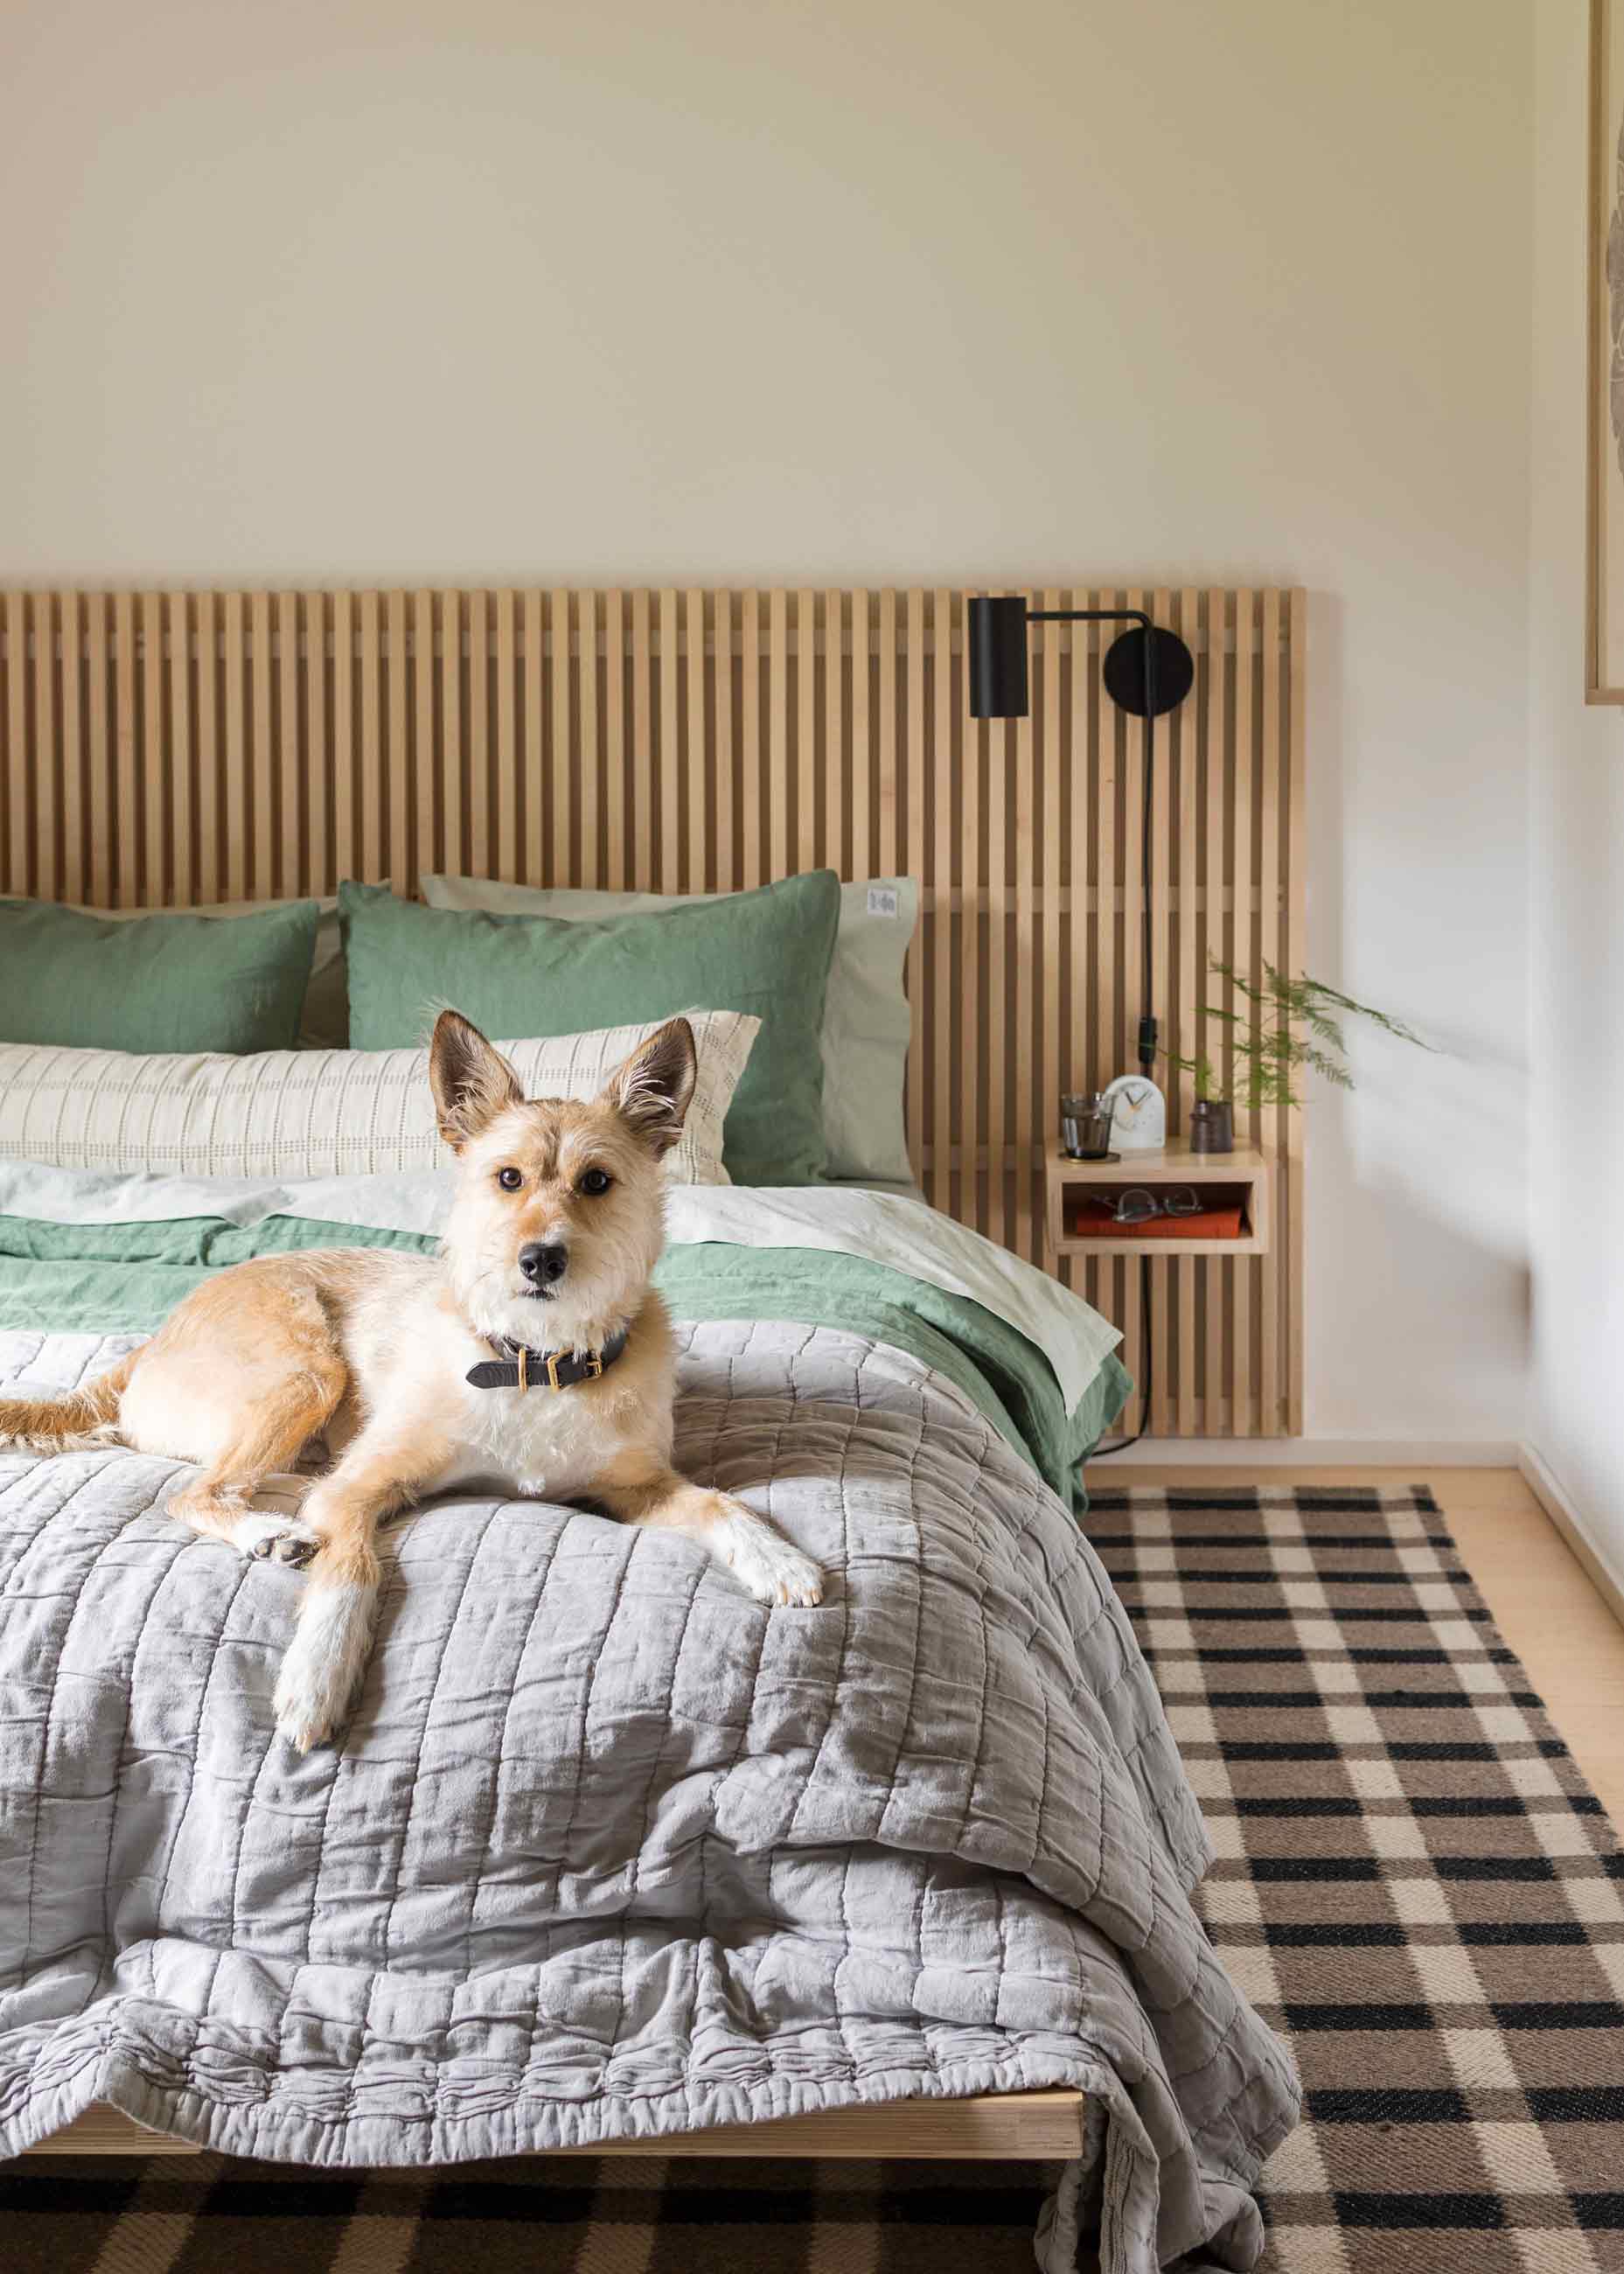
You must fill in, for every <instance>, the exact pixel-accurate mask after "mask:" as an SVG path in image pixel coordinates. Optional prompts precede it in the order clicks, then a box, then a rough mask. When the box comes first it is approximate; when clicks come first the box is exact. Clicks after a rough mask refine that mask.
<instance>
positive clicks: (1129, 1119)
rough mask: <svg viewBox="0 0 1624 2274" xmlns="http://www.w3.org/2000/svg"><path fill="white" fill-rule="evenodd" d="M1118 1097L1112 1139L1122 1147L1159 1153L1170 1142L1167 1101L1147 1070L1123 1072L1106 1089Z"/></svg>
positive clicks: (1112, 1125) (1109, 1095)
mask: <svg viewBox="0 0 1624 2274" xmlns="http://www.w3.org/2000/svg"><path fill="white" fill-rule="evenodd" d="M1105 1095H1106V1096H1107V1097H1109V1098H1111V1099H1114V1100H1115V1103H1116V1111H1115V1113H1114V1114H1113V1115H1112V1118H1111V1143H1112V1145H1113V1146H1114V1147H1116V1148H1117V1149H1118V1150H1121V1149H1123V1148H1126V1149H1127V1150H1128V1151H1130V1152H1139V1153H1159V1152H1161V1150H1162V1148H1163V1147H1164V1146H1165V1145H1166V1143H1167V1103H1166V1101H1165V1099H1164V1098H1163V1097H1162V1092H1161V1091H1160V1090H1159V1089H1158V1088H1156V1085H1155V1083H1154V1081H1146V1080H1145V1077H1144V1076H1143V1074H1133V1073H1124V1074H1119V1075H1118V1076H1117V1078H1116V1081H1114V1082H1112V1083H1111V1084H1110V1086H1109V1088H1108V1089H1107V1090H1106V1093H1105Z"/></svg>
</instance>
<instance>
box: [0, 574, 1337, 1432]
mask: <svg viewBox="0 0 1624 2274" xmlns="http://www.w3.org/2000/svg"><path fill="white" fill-rule="evenodd" d="M1139 597H1140V596H1139V595H1137V594H1128V593H1116V592H1102V593H1096V592H1082V591H1079V592H1075V593H1070V594H1068V593H1064V592H1049V593H1046V594H1045V595H1044V596H1043V599H1044V604H1045V605H1048V606H1064V605H1068V604H1070V605H1074V606H1079V605H1080V606H1100V605H1124V604H1126V605H1138V604H1139ZM628 613H629V618H630V621H629V623H628ZM1154 613H1155V614H1156V615H1157V617H1158V619H1159V620H1160V621H1172V622H1175V623H1177V625H1178V627H1179V628H1180V629H1182V630H1183V632H1184V636H1185V637H1186V638H1187V639H1188V640H1189V641H1190V643H1191V644H1192V647H1194V648H1195V649H1196V651H1197V654H1198V659H1199V661H1198V671H1199V678H1198V687H1197V694H1196V697H1195V700H1194V702H1193V704H1189V705H1186V706H1184V708H1183V709H1182V710H1181V711H1180V712H1177V713H1175V714H1173V716H1172V718H1171V719H1169V720H1166V721H1164V722H1163V723H1162V726H1161V727H1159V729H1158V733H1157V737H1156V746H1155V758H1156V765H1155V772H1154V777H1153V796H1154V829H1153V849H1152V857H1151V862H1150V867H1149V872H1148V874H1146V873H1144V864H1143V861H1142V857H1141V855H1140V851H1139V790H1140V784H1141V782H1142V779H1143V767H1144V764H1145V750H1144V739H1143V734H1144V730H1143V728H1142V727H1140V726H1139V724H1138V723H1137V722H1134V723H1130V722H1128V721H1126V720H1125V719H1124V718H1123V717H1122V715H1121V714H1120V713H1118V712H1116V709H1115V706H1114V705H1112V704H1110V702H1109V698H1106V697H1102V696H1101V684H1100V675H1099V674H1100V665H1101V656H1102V653H1103V651H1104V649H1105V647H1106V646H1107V645H1109V638H1110V636H1111V629H1112V628H1111V627H1109V626H1102V627H1099V628H1097V629H1093V628H1090V629H1085V628H1083V627H1061V626H1057V625H1051V626H1046V627H1043V628H1042V629H1041V641H1040V644H1039V647H1038V651H1037V653H1036V654H1035V655H1034V695H1035V702H1034V715H1033V718H1032V719H1031V721H1030V722H1028V723H1026V724H1025V725H1023V726H1019V727H1008V726H1004V727H991V728H989V727H985V726H980V725H977V724H975V723H974V722H972V721H970V720H969V719H968V718H967V716H966V715H963V714H964V713H965V709H966V692H965V686H964V667H963V661H962V655H963V638H964V606H963V600H962V597H961V596H959V595H958V594H955V593H950V592H946V591H939V590H938V591H922V590H921V591H907V592H903V593H898V592H895V591H887V592H880V593H877V594H876V593H874V592H869V591H861V590H859V591H851V592H844V591H838V590H835V589H826V590H823V591H811V590H805V589H803V590H801V591H796V592H793V593H792V592H784V591H778V592H766V593H757V592H745V593H742V594H738V593H732V592H719V591H718V592H711V591H704V590H703V589H699V588H686V589H684V590H682V591H676V590H670V591H662V592H659V593H658V594H655V593H650V592H647V591H638V592H635V593H633V594H631V595H630V596H629V600H628V597H627V596H625V595H621V594H619V593H614V592H609V593H604V594H598V593H591V592H577V591H570V590H567V589H564V588H554V589H552V590H550V591H523V592H516V591H499V592H492V593H485V592H481V591H470V592H460V591H455V590H448V591H418V592H415V593H408V592H401V591H394V592H388V593H383V594H380V593H376V592H372V593H367V592H360V593H347V592H333V593H323V592H292V593H287V592H284V593H278V594H274V595H273V594H268V593H242V592H231V591H227V592H223V593H219V594H214V593H207V592H199V593H195V594H186V593H181V592H174V593H165V594H160V593H140V594H132V593H114V594H101V593H77V592H62V593H50V592H41V593H12V592H8V593H7V594H6V595H5V596H4V607H3V608H0V637H3V639H4V691H3V695H0V720H3V723H4V731H5V735H6V750H7V780H6V783H5V787H4V795H3V796H0V827H3V828H4V849H3V852H0V876H3V877H4V880H5V886H6V889H7V890H10V891H12V892H35V893H42V894H46V895H51V894H54V893H55V892H62V893H63V894H64V896H65V897H70V898H73V899H84V900H88V901H89V902H91V903H92V904H93V905H104V906H105V905H117V906H121V907H134V906H138V905H150V906H154V907H156V906H162V905H168V904H184V903H186V902H188V901H192V900H195V901H197V902H199V903H200V904H205V905H207V903H208V902H209V901H211V900H215V899H220V898H232V899H242V898H244V897H248V896H249V895H251V894H252V895H256V896H261V897H264V896H271V895H278V896H280V895H284V894H288V893H291V892H306V891H312V892H322V891H330V890H331V889H332V888H333V886H334V885H335V883H336V882H337V881H338V880H339V879H340V878H341V877H343V876H345V875H348V874H352V873H353V874H358V875H360V876H362V877H366V878H370V879H372V880H373V881H378V880H380V879H381V878H382V877H384V876H386V875H387V876H388V877H391V878H392V879H393V881H394V883H395V886H396V888H397V889H399V890H403V891H410V890H412V889H413V888H414V887H415V884H416V877H417V871H418V870H421V869H425V868H427V867H430V866H439V867H447V868H457V867H462V866H470V867H471V868H472V869H474V870H476V872H478V873H495V874H499V875H502V876H507V877H513V878H514V879H515V881H521V882H532V883H538V882H550V883H553V884H558V885H564V884H581V885H608V886H610V887H611V888H621V889H624V888H625V887H626V886H627V885H652V884H658V885H660V886H661V887H662V888H663V889H665V890H667V891H690V892H691V891H701V890H707V889H709V890H716V889H720V890H729V889H737V888H738V887H739V886H741V885H756V884H759V883H761V882H763V881H765V880H767V879H768V878H771V877H776V876H778V875H781V874H784V873H786V871H787V870H793V869H798V868H805V867H808V866H810V865H812V864H814V863H815V862H826V863H828V864H830V865H832V866H834V867H835V868H836V869H838V870H839V872H840V873H841V874H842V875H843V876H847V877H865V876H868V875H870V874H874V873H891V872H895V871H898V870H906V871H907V872H908V873H911V874H912V875H914V877H916V878H917V879H918V881H919V883H920V885H921V900H922V904H923V910H924V915H923V921H922V923H921V931H920V934H919V936H918V937H917V938H916V941H915V944H914V948H913V950H912V952H911V954H910V957H909V967H908V975H909V986H910V990H911V992H912V995H913V998H914V1020H915V1033H916V1035H917V1038H918V1047H917V1048H916V1049H915V1050H914V1052H913V1053H912V1056H911V1060H910V1067H909V1072H908V1075H907V1080H906V1103H907V1107H908V1118H909V1130H910V1145H911V1147H912V1148H913V1151H914V1157H915V1159H916V1161H917V1163H918V1164H919V1168H920V1171H921V1175H922V1178H923V1180H924V1181H925V1182H926V1184H927V1186H928V1189H929V1193H930V1195H931V1197H932V1199H933V1200H934V1201H936V1204H937V1205H938V1206H940V1207H943V1208H944V1209H950V1210H951V1211H952V1212H953V1213H955V1214H957V1215H959V1216H961V1217H963V1218H964V1219H965V1220H966V1221H968V1222H971V1223H973V1224H976V1225H978V1226H979V1227H980V1228H982V1229H984V1230H986V1231H989V1232H990V1233H991V1234H992V1235H993V1236H994V1237H995V1238H1002V1239H1004V1240H1005V1241H1006V1242H1008V1243H1010V1244H1011V1245H1013V1246H1015V1247H1016V1248H1017V1249H1018V1250H1019V1252H1022V1253H1025V1254H1029V1255H1032V1256H1034V1257H1041V1253H1042V1239H1041V1223H1040V1214H1039V1208H1038V1201H1039V1196H1040V1180H1039V1174H1038V1162H1039V1158H1040V1155H1041V1145H1042V1143H1043V1141H1045V1140H1046V1139H1047V1137H1048V1136H1049V1133H1050V1132H1051V1131H1052V1129H1053V1127H1054V1126H1055V1119H1056V1108H1057V1103H1058V1097H1059V1094H1060V1091H1061V1089H1062V1088H1066V1087H1070V1086H1071V1084H1072V1083H1073V1082H1079V1083H1087V1084H1090V1085H1097V1084H1098V1083H1099V1082H1100V1081H1103V1080H1105V1079H1108V1078H1109V1075H1110V1074H1111V1073H1116V1072H1117V1071H1120V1069H1121V1068H1122V1067H1123V1066H1124V1065H1129V1064H1131V1063H1132V1045H1133V1028H1134V1024H1135V1021H1136V1020H1137V1017H1138V1013H1139V997H1140V993H1141V987H1140V980H1141V969H1140V966H1141V960H1142V958H1141V950H1140V946H1139V937H1140V915H1141V910H1142V907H1143V906H1144V900H1145V896H1148V900H1149V906H1150V908H1151V913H1152V917H1153V922H1154V948H1155V965H1156V970H1155V976H1156V994H1157V998H1158V1000H1157V1003H1156V1005H1155V1007H1156V1009H1157V1012H1158V1014H1159V1015H1160V1017H1161V1018H1162V1021H1163V1027H1164V1032H1165V1034H1166V1036H1167V1039H1168V1041H1169V1045H1170V1046H1171V1047H1172V1048H1174V1049H1176V1050H1180V1051H1184V1052H1188V1051H1190V1050H1200V1049H1202V1048H1207V1049H1208V1050H1211V1049H1212V1048H1213V1046H1214V1040H1215V1037H1214V1035H1212V1034H1209V1033H1208V1032H1207V1027H1208V1025H1209V1024H1211V1023H1214V1022H1208V1021H1207V1020H1204V1018H1203V1016H1202V1014H1201V1011H1200V1004H1201V1003H1202V1001H1203V1000H1204V999H1206V997H1207V988H1208V979H1207V959H1208V957H1209V956H1210V955H1213V954H1220V955H1222V954H1226V953H1227V954H1229V955H1232V956H1233V957H1234V959H1235V960H1237V963H1238V964H1239V965H1240V966H1241V968H1243V969H1244V970H1245V971H1246V972H1247V973H1248V975H1251V976H1252V977H1253V978H1254V979H1255V978H1256V977H1258V976H1259V975H1260V972H1261V967H1262V963H1263V961H1264V960H1265V959H1266V958H1267V960H1270V961H1273V962H1274V963H1276V964H1277V965H1280V966H1282V968H1288V969H1295V968H1298V964H1299V960H1300V956H1301V950H1302V915H1301V911H1302V888H1303V844H1304V826H1303V824H1304V803H1303V787H1302V785H1303V775H1304V749H1303V721H1304V630H1303V625H1304V608H1303V602H1302V596H1301V595H1300V594H1298V593H1293V594H1290V595H1285V594H1282V593H1280V592H1274V591H1270V592H1253V591H1240V592H1230V591H1225V590H1222V589H1215V590H1210V591H1206V592H1204V593H1197V592H1194V591H1184V592H1181V593H1178V594H1177V595H1172V594H1168V593H1158V594H1157V595H1156V596H1155V598H1154ZM1231 614H1232V615H1233V623H1232V625H1231V622H1230V617H1231ZM628 712H629V717H628ZM1186 1103H1187V1100H1186V1097H1185V1095H1184V1088H1182V1087H1180V1088H1177V1089H1176V1093H1175V1096H1174V1100H1173V1121H1174V1126H1175V1127H1176V1128H1177V1127H1178V1126H1182V1122H1183V1118H1184V1110H1185V1105H1186ZM1243 1133H1245V1132H1244V1131H1243ZM1251 1133H1252V1135H1253V1136H1254V1137H1256V1138H1259V1139H1260V1140H1261V1141H1265V1142H1266V1143H1268V1144H1269V1145H1271V1146H1272V1147H1274V1148H1278V1150H1279V1153H1280V1155H1281V1157H1282V1172H1281V1174H1280V1176H1279V1177H1278V1178H1277V1179H1276V1188H1275V1190H1276V1196H1275V1201H1274V1210H1275V1216H1274V1233H1275V1236H1276V1238H1275V1246H1274V1251H1273V1252H1272V1253H1271V1254H1270V1255H1269V1256H1268V1257H1267V1258H1265V1259H1259V1260H1257V1261H1222V1260H1220V1259H1214V1260H1212V1261H1207V1260H1205V1259H1197V1260H1194V1261H1185V1260H1183V1259H1177V1260H1174V1261H1159V1262H1155V1263H1154V1264H1153V1269H1152V1273H1151V1296H1150V1303H1149V1316H1148V1319H1147V1320H1144V1321H1141V1320H1140V1319H1139V1315H1138V1313H1139V1269H1138V1266H1137V1263H1130V1261H1128V1260H1127V1259H1119V1260H1118V1259H1113V1260H1111V1261H1106V1262H1103V1263H1100V1264H1091V1265H1090V1266H1088V1267H1086V1268H1085V1269H1080V1270H1079V1269H1068V1272H1067V1275H1066V1276H1070V1277H1071V1278H1073V1279H1074V1280H1075V1281H1078V1282H1079V1283H1080V1284H1084V1285H1085V1286H1086V1287H1087V1288H1089V1289H1091V1290H1092V1291H1093V1292H1094V1296H1095V1298H1096V1299H1099V1300H1100V1301H1101V1304H1102V1306H1104V1307H1107V1308H1108V1309H1109V1310H1110V1312H1111V1313H1112V1314H1113V1316H1114V1317H1115V1318H1116V1320H1117V1321H1118V1323H1120V1324H1122V1325H1123V1326H1124V1328H1125V1329H1126V1332H1127V1335H1128V1338H1129V1348H1128V1352H1127V1356H1128V1359H1129V1362H1130V1364H1131V1365H1132V1367H1134V1368H1135V1370H1136V1371H1140V1372H1141V1374H1142V1368H1143V1365H1144V1359H1145V1346H1144V1340H1143V1330H1144V1329H1146V1328H1147V1327H1148V1329H1150V1332H1151V1335H1152V1338H1153V1340H1154V1344H1155V1356H1156V1385H1155V1389H1154V1398H1153V1404H1154V1413H1153V1416H1152V1419H1153V1426H1154V1427H1156V1428H1157V1429H1162V1428H1168V1429H1176V1430H1177V1431H1178V1432H1179V1433H1181V1434H1194V1433H1196V1432H1197V1431H1198V1430H1199V1431H1200V1432H1201V1433H1202V1434H1214V1435H1215V1434H1222V1433H1224V1432H1225V1431H1229V1432H1231V1433H1237V1434H1267V1433H1273V1432H1277V1431H1279V1430H1282V1429H1287V1430H1295V1429H1298V1428H1300V1427H1301V1426H1302V1312H1301V1272H1302V1161H1301V1133H1300V1128H1299V1126H1298V1117H1296V1116H1294V1115H1289V1114H1287V1113H1284V1112H1276V1113H1271V1114H1270V1115H1269V1116H1268V1117H1267V1126H1263V1118H1262V1117H1259V1118H1258V1122H1257V1126H1255V1128H1254V1129H1253V1130H1252V1132H1251Z"/></svg>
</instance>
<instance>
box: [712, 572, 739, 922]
mask: <svg viewBox="0 0 1624 2274" xmlns="http://www.w3.org/2000/svg"><path fill="white" fill-rule="evenodd" d="M711 605H712V606H713V608H714V610H715V616H716V621H715V626H714V637H715V644H716V659H715V668H714V674H713V686H714V690H715V709H714V712H713V714H712V725H711V735H712V742H711V779H712V796H713V800H714V802H713V805H712V812H713V813H714V815H715V817H716V818H715V827H714V832H713V834H714V852H713V861H714V867H713V870H712V871H711V873H712V877H713V879H714V882H715V886H716V889H717V891H718V892H732V891H733V887H734V885H736V884H737V882H738V877H739V857H738V851H737V841H738V840H737V830H738V805H739V801H738V794H737V784H738V755H737V743H736V742H735V739H734V737H735V734H736V724H735V721H736V712H735V706H734V702H733V652H734V649H733V594H732V593H731V592H717V593H715V594H713V595H712V601H711Z"/></svg>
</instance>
